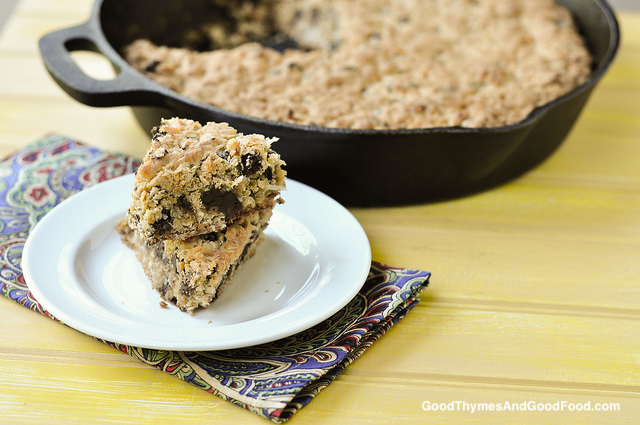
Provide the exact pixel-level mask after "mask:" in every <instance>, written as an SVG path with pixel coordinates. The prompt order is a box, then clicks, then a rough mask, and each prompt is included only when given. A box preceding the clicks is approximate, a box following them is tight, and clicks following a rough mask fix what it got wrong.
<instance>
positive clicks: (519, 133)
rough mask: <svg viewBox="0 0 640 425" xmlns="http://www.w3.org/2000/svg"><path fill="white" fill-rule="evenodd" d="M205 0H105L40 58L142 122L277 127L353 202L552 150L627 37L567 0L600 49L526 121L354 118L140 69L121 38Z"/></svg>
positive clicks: (431, 189)
mask: <svg viewBox="0 0 640 425" xmlns="http://www.w3.org/2000/svg"><path fill="white" fill-rule="evenodd" d="M211 3H212V2H209V1H207V0H191V1H177V0H154V1H149V0H136V1H133V2H132V1H128V0H97V1H96V3H95V5H94V8H93V13H92V16H91V17H90V19H89V20H88V21H87V22H86V23H84V24H82V25H79V26H76V27H72V28H67V29H63V30H60V31H57V32H53V33H51V34H48V35H46V36H44V37H43V38H42V39H41V40H40V52H41V55H42V57H43V60H44V64H45V66H46V68H47V70H48V71H49V73H50V74H51V75H52V76H53V78H54V79H55V81H56V82H57V83H58V84H59V85H60V86H61V87H62V88H63V89H64V90H65V91H66V92H67V93H68V94H69V95H71V96H72V97H73V98H75V99H76V100H78V101H80V102H82V103H84V104H87V105H91V106H98V107H108V106H123V105H129V106H132V107H133V110H134V113H135V115H136V118H137V119H138V121H139V123H140V125H141V126H143V128H145V129H146V130H150V129H151V128H152V127H153V126H155V125H158V123H159V122H160V118H161V117H167V118H168V117H172V116H179V117H183V118H191V119H195V120H199V121H200V122H203V123H204V122H208V121H225V122H228V123H229V124H230V125H232V126H234V127H236V128H237V129H238V130H240V131H242V132H244V133H262V134H265V135H267V136H270V137H273V136H275V137H279V138H280V141H279V142H277V143H276V144H275V145H274V147H275V148H276V150H277V151H278V152H279V153H280V154H281V156H282V158H283V159H284V160H285V161H286V162H287V164H288V166H287V170H288V176H289V177H291V178H294V179H297V180H299V181H302V182H305V183H307V184H309V185H311V186H314V187H316V188H318V189H320V190H322V191H323V192H325V193H327V194H329V195H331V196H332V197H334V198H335V199H337V200H338V201H340V202H342V203H343V204H345V205H348V206H384V205H401V204H415V203H423V202H433V201H439V200H444V199H451V198H455V197H461V196H465V195H468V194H472V193H475V192H478V191H482V190H486V189H489V188H492V187H495V186H497V185H499V184H502V183H505V182H507V181H509V180H511V179H513V178H515V177H517V176H519V175H521V174H522V173H524V172H526V171H528V170H530V169H532V168H533V167H535V166H536V165H538V164H539V163H541V162H542V161H543V160H544V159H546V158H547V157H548V156H549V155H550V154H551V153H552V152H553V151H554V150H555V149H556V148H557V147H558V146H559V145H560V143H561V142H562V141H563V139H564V138H565V136H566V135H567V133H568V132H569V130H570V129H571V127H572V125H573V124H574V122H575V120H576V119H577V117H578V115H579V113H580V111H581V110H582V108H583V106H584V104H585V102H586V101H587V98H588V97H589V95H590V94H591V92H592V90H593V88H594V87H595V85H596V84H597V83H598V81H599V80H600V79H601V78H602V76H603V75H604V73H605V72H606V71H607V69H608V67H609V65H610V64H611V62H612V61H613V59H614V56H615V54H616V52H617V49H618V44H619V38H620V34H619V27H618V23H617V20H616V18H615V15H614V13H613V11H612V10H611V8H610V7H609V5H608V4H607V3H606V2H605V1H604V0H562V1H561V3H563V4H564V5H566V6H567V7H568V8H569V9H570V10H571V11H572V13H573V15H574V17H575V19H576V21H577V23H578V25H579V27H580V30H581V31H582V33H583V35H584V37H585V38H586V40H587V43H588V46H589V48H590V50H591V52H592V53H593V56H594V65H593V69H594V72H593V75H592V76H591V78H590V79H589V81H587V82H586V83H585V84H584V85H582V86H581V87H578V88H576V89H575V90H573V91H572V92H570V93H568V94H567V95H565V96H563V97H561V98H560V99H557V100H555V101H553V102H551V103H549V104H547V105H544V106H542V107H540V108H537V109H536V110H534V111H533V112H532V113H531V114H530V115H529V116H528V117H527V118H526V119H525V120H523V121H521V122H520V123H517V124H514V125H509V126H505V127H499V128H491V129H468V128H460V127H445V128H431V129H415V130H350V129H333V128H324V127H312V126H303V125H295V124H288V123H282V122H276V121H269V120H265V119H259V118H252V117H249V116H245V115H240V114H237V113H233V112H228V111H224V110H221V109H219V108H216V107H213V106H209V105H206V104H203V103H199V102H197V101H194V100H192V99H189V98H187V97H184V96H182V95H179V94H177V93H175V92H173V91H171V90H169V89H166V88H164V87H162V86H160V85H159V84H157V83H155V82H153V81H151V80H150V79H148V78H147V77H145V76H143V75H142V74H140V73H138V72H137V71H135V70H134V69H133V68H132V67H131V66H130V65H128V64H127V63H126V62H125V60H124V59H123V57H122V56H121V54H120V53H119V52H120V50H121V48H122V47H123V46H124V45H126V44H127V43H129V42H131V41H132V40H134V39H135V38H138V37H147V38H149V39H151V40H152V41H154V42H155V43H157V44H167V45H174V46H175V45H180V44H181V41H182V39H183V38H184V37H185V34H186V33H187V32H188V31H189V30H192V29H194V28H197V27H198V26H199V25H200V23H201V22H202V21H207V20H208V19H209V18H210V17H211V16H215V14H216V13H218V14H219V13H220V11H219V10H216V9H215V8H214V7H213V6H212V5H211ZM75 50H91V51H96V52H99V53H101V54H102V55H104V56H105V57H107V58H108V59H109V60H110V61H111V63H112V64H113V66H114V67H115V68H116V70H117V71H118V75H117V77H116V78H115V79H113V80H109V81H102V80H95V79H93V78H91V77H89V76H87V75H86V74H84V73H83V72H82V71H81V70H80V68H79V67H78V66H77V65H76V63H75V62H74V61H73V60H72V59H71V57H70V55H69V53H70V52H71V51H75Z"/></svg>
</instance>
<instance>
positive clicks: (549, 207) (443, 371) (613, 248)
mask: <svg viewBox="0 0 640 425" xmlns="http://www.w3.org/2000/svg"><path fill="white" fill-rule="evenodd" d="M92 4H93V2H92V1H91V0H72V1H69V2H51V1H46V0H23V1H22V2H21V3H20V4H19V6H18V8H17V10H16V12H15V14H14V16H13V17H12V18H11V20H10V22H9V23H8V25H7V26H6V27H5V30H4V32H3V33H2V34H0V64H1V66H0V69H1V70H2V71H0V72H2V77H3V78H2V79H1V80H0V81H1V82H0V128H2V131H1V132H0V155H6V154H8V153H9V152H11V151H13V150H15V149H17V148H19V147H20V146H23V145H25V144H27V143H30V142H32V141H34V140H36V139H37V138H39V137H40V136H42V135H43V134H46V133H48V132H50V131H55V132H59V133H62V134H66V135H68V136H71V137H74V138H77V139H80V140H83V141H85V142H87V143H90V144H92V145H95V146H98V147H102V148H105V149H111V150H113V151H120V152H125V153H128V154H133V155H137V156H142V154H143V153H144V151H145V150H146V146H147V145H148V137H147V135H146V134H144V132H143V131H142V130H141V129H140V128H139V127H138V125H137V123H136V122H135V120H134V118H133V116H132V114H131V111H130V110H129V109H128V108H124V107H122V108H119V107H118V108H109V109H99V108H91V107H87V106H84V105H80V104H78V103H77V102H75V101H73V100H72V99H70V98H69V97H68V96H67V95H66V94H65V93H63V92H62V91H61V90H60V89H59V88H58V87H57V85H56V84H55V83H54V82H53V81H52V80H51V78H50V77H49V76H48V74H47V73H46V71H45V70H44V67H43V66H42V61H41V59H40V57H39V55H38V51H37V40H38V38H39V37H40V36H42V35H44V34H45V33H47V32H49V31H52V30H54V29H57V28H62V27H65V26H70V25H75V24H78V23H81V22H83V21H84V20H85V19H86V18H87V16H88V14H89V12H90V10H91V7H92ZM619 18H620V23H621V26H622V33H623V38H622V40H623V43H622V46H621V49H620V52H619V55H618V57H617V59H616V62H615V63H614V65H613V67H612V68H611V70H610V72H609V73H608V74H607V75H606V77H605V79H604V80H603V81H602V82H601V84H600V85H599V86H598V87H597V89H596V90H595V91H594V93H593V95H592V97H591V99H590V100H589V102H588V105H587V107H586V109H585V111H584V112H583V114H582V115H581V117H580V119H579V120H578V122H577V123H576V125H575V127H574V129H573V130H572V132H571V134H570V135H569V137H568V138H567V140H566V141H565V143H563V145H562V146H561V147H560V149H559V150H558V151H557V152H556V153H555V154H554V155H553V156H552V157H551V158H550V159H549V160H548V161H546V162H545V163H544V164H542V165H541V166H540V167H538V168H537V169H535V170H534V171H532V172H531V173H528V174H527V175H525V176H523V177H522V178H520V179H517V180H515V181H513V182H511V183H509V184H507V185H505V186H503V187H501V188H498V189H495V190H492V191H489V192H486V193H482V194H478V195H475V196H471V197H467V198H464V199H459V200H454V201H450V202H442V203H437V204H428V205H417V206H410V207H398V208H377V209H353V210H352V212H353V213H354V215H355V216H356V217H357V218H358V220H359V221H360V222H361V223H362V225H363V227H364V228H365V231H366V232H367V235H368V237H369V238H370V241H371V245H372V249H373V257H374V259H376V260H378V261H382V262H385V263H387V264H391V265H398V266H407V267H415V268H422V269H426V270H429V271H431V272H432V273H433V277H432V284H431V286H430V288H429V289H428V290H427V291H426V292H425V293H424V295H423V296H422V302H421V303H420V304H419V306H418V307H417V308H416V309H415V310H414V311H413V312H412V313H411V314H410V315H408V316H407V317H406V318H405V319H403V321H402V322H401V323H400V324H399V325H398V326H396V327H394V328H393V329H392V330H391V331H390V332H389V333H388V334H387V335H386V336H385V337H384V338H382V339H381V340H380V341H378V342H377V343H376V344H375V345H374V347H373V348H372V349H371V350H369V351H368V352H366V353H365V354H364V356H363V357H362V358H360V359H359V360H358V361H356V362H355V363H354V364H353V365H351V366H350V367H349V368H347V370H345V372H344V373H343V374H342V375H341V376H340V377H339V378H338V379H337V380H336V381H335V382H334V383H333V384H331V385H330V386H329V387H328V388H327V389H326V390H325V391H323V392H322V393H321V394H320V395H319V396H318V397H317V399H315V400H314V401H313V402H312V403H311V404H310V405H309V406H307V407H305V408H304V409H303V410H302V411H300V413H298V414H297V415H296V416H295V417H294V419H293V421H292V423H294V424H295V423H301V424H302V423H304V424H307V423H309V424H326V423H338V424H339V423H345V424H346V423H350V424H358V423H361V424H365V423H389V424H400V423H402V424H406V423H414V422H415V423H472V422H473V423H477V422H479V423H491V424H502V423H504V424H507V423H509V424H510V423H531V424H537V423H593V424H604V423H620V424H622V423H626V424H636V423H640V140H639V136H638V134H640V14H637V13H630V12H625V13H621V14H619ZM78 60H79V61H81V62H82V63H83V64H84V66H85V67H86V69H88V70H90V72H95V73H98V74H100V73H107V72H108V70H107V68H108V67H105V64H104V61H103V60H102V59H101V58H98V57H95V56H92V55H86V56H85V57H81V58H79V59H78ZM454 401H460V402H462V401H464V402H466V403H468V404H469V405H471V404H478V405H486V406H488V405H490V404H491V403H494V404H497V403H502V404H504V403H505V402H510V403H512V404H517V403H523V402H529V401H534V402H536V403H543V404H544V403H550V404H553V403H556V402H561V401H564V402H567V403H580V404H584V403H590V405H592V406H595V404H598V403H618V404H619V407H620V409H619V411H614V412H611V411H609V412H601V411H600V412H596V411H590V412H585V411H575V410H574V411H570V410H568V409H565V410H563V411H560V412H558V411H544V410H542V411H541V410H538V411H517V410H511V411H503V412H499V413H498V412H495V411H494V412H487V411H480V412H474V413H471V412H470V411H469V410H464V409H456V410H444V411H425V410H424V409H423V407H424V406H425V405H429V403H445V404H447V403H451V402H454ZM425 402H427V403H426V404H425ZM216 421H218V422H221V423H229V422H232V421H233V422H236V421H243V422H244V423H247V424H253V423H255V424H260V423H262V424H264V423H268V422H267V421H265V420H264V419H260V418H258V417H256V416H255V415H253V414H251V413H248V412H244V411H243V410H242V409H239V408H237V407H235V406H232V405H231V404H230V403H227V402H224V401H221V400H219V399H217V398H216V397H214V396H211V395H209V394H207V393H205V392H204V391H201V390H199V389H197V388H194V387H191V386H190V385H187V384H185V383H183V382H181V381H179V380H177V379H175V378H173V377H171V376H169V375H167V374H165V373H162V372H159V371H156V370H155V369H152V368H150V367H148V366H146V365H144V364H142V363H140V362H138V361H136V360H135V359H133V358H131V357H129V356H127V355H124V354H121V353H119V352H117V351H115V350H113V349H111V348H109V347H107V346H105V345H104V344H102V343H100V342H97V341H95V340H94V339H93V338H91V337H89V336H86V335H82V334H80V333H78V332H77V331H74V330H72V329H70V328H67V327H66V326H64V325H60V324H58V323H55V322H53V321H52V320H50V319H47V318H45V317H42V316H40V315H38V314H36V313H33V312H31V311H28V310H27V309H25V308H23V307H21V306H18V305H16V304H15V303H12V302H11V301H9V300H0V423H3V424H4V423H29V424H45V423H46V424H51V423H68V424H80V423H83V424H84V423H96V422H116V423H176V424H179V423H184V424H197V423H212V422H216Z"/></svg>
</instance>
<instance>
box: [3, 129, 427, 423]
mask: <svg viewBox="0 0 640 425" xmlns="http://www.w3.org/2000/svg"><path fill="white" fill-rule="evenodd" d="M138 165H139V161H137V160H135V159H133V158H130V157H128V156H125V155H122V154H116V153H109V152H105V151H102V150H99V149H96V148H92V147H89V146H87V145H85V144H82V143H80V142H77V141H74V140H70V139H68V138H66V137H63V136H60V135H55V134H51V135H48V136H46V137H43V138H42V139H41V140H39V141H37V142H36V143H34V144H32V145H30V146H28V147H26V148H24V149H22V150H21V151H19V152H16V153H15V154H13V155H11V156H9V157H8V158H6V159H4V160H2V161H0V285H1V286H0V292H1V293H2V295H4V296H6V297H7V298H9V299H11V300H13V301H15V302H18V303H20V304H22V305H23V306H25V307H27V308H29V309H32V310H34V311H37V312H39V313H41V314H45V315H47V316H49V317H51V318H52V319H54V320H57V319H55V317H53V316H52V315H51V314H49V313H48V312H47V311H46V310H44V309H43V308H42V306H41V305H40V304H39V303H38V301H37V300H36V299H34V297H33V296H32V294H31V293H30V292H29V288H28V282H25V280H24V276H23V274H22V270H21V267H20V264H21V254H22V248H23V246H24V243H25V241H26V239H27V236H28V235H29V231H30V229H31V228H33V226H34V225H35V224H36V223H37V222H38V221H39V220H40V219H41V218H42V217H43V216H44V215H45V214H46V213H47V212H48V211H50V210H51V209H52V208H53V207H55V206H56V205H57V204H58V203H60V202H61V201H63V200H64V199H66V198H68V197H69V196H71V195H73V194H74V193H76V192H78V191H80V190H82V189H84V188H86V187H89V186H92V185H94V184H97V183H100V182H102V181H105V180H108V179H110V178H113V177H117V176H120V175H123V174H127V173H131V172H133V171H134V170H135V169H136V167H137V166H138ZM429 277H430V274H429V273H428V272H424V271H420V270H410V269H405V268H398V267H389V266H386V265H383V264H380V263H377V262H372V264H371V269H370V272H369V276H368V278H367V281H366V283H365V285H364V286H363V288H362V290H361V291H360V293H359V294H358V295H357V296H356V297H355V298H354V299H353V300H352V301H351V302H350V303H349V304H348V305H347V306H346V307H345V308H343V309H342V310H341V311H339V312H338V313H336V314H335V315H333V316H332V317H331V318H329V319H327V320H326V321H324V322H322V323H320V324H318V325H316V326H314V327H313V328H311V329H308V330H306V331H303V332H300V333H299V334H296V335H293V336H291V337H288V338H284V339H281V340H278V341H275V342H272V343H268V344H263V345H259V346H254V347H247V348H240V349H235V350H224V351H209V352H177V351H175V352H174V351H166V350H150V349H145V348H139V347H133V346H127V345H121V344H117V343H113V342H110V341H102V342H104V343H105V344H108V345H110V346H112V347H114V348H116V349H118V350H120V351H122V352H124V353H127V354H129V355H131V356H133V357H135V358H138V359H140V360H141V361H143V362H145V363H148V364H150V365H152V366H155V367H156V368H158V369H161V370H163V371H164V372H166V373H169V374H172V375H174V376H175V377H177V378H179V379H182V380H183V381H186V382H188V383H190V384H192V385H195V386H197V387H198V388H201V389H202V390H204V391H207V392H209V393H211V394H215V395H217V396H218V397H221V398H223V399H225V400H228V401H230V402H232V403H234V404H237V405H239V406H242V407H244V408H245V409H248V410H250V411H252V412H254V413H256V414H258V415H260V416H262V417H264V418H267V419H269V420H272V421H274V422H280V423H281V422H285V421H287V420H288V419H290V418H291V417H292V416H293V415H294V414H295V412H297V411H298V410H299V409H300V408H302V407H303V406H305V405H306V404H307V403H309V402H310V401H311V400H312V399H313V398H314V397H315V396H316V395H317V394H318V393H319V392H320V391H321V390H322V389H323V388H325V387H326V386H327V385H329V384H330V383H331V382H332V381H333V380H334V379H335V378H336V376H337V375H338V374H339V373H340V372H341V371H342V370H344V368H346V367H347V366H348V365H349V364H350V363H351V362H353V361H354V360H355V359H356V358H358V357H359V356H360V355H361V354H362V353H363V352H364V351H365V350H366V349H367V348H369V347H370V346H371V344H373V343H374V342H375V341H376V340H377V339H378V338H380V337H381V336H383V335H384V334H385V332H386V331H387V330H388V329H389V328H390V327H391V326H393V325H394V324H395V323H396V322H397V321H398V320H399V319H401V318H402V317H404V316H405V315H406V314H407V313H408V312H409V311H410V310H411V309H412V308H413V307H414V306H415V305H416V303H417V302H418V295H419V294H420V292H421V291H422V290H423V289H424V288H425V287H426V286H427V284H428V281H429Z"/></svg>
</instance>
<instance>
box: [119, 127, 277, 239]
mask: <svg viewBox="0 0 640 425" xmlns="http://www.w3.org/2000/svg"><path fill="white" fill-rule="evenodd" d="M275 140H276V139H270V138H267V137H265V136H263V135H259V134H250V135H245V134H242V133H239V132H237V131H236V130H235V129H234V128H233V127H231V126H229V125H228V124H226V123H207V124H206V125H201V124H200V123H198V122H197V121H192V120H188V119H182V118H172V119H165V120H162V122H161V124H160V125H159V126H157V127H156V128H154V130H153V138H152V141H151V145H150V147H149V149H148V151H147V153H146V155H145V157H144V159H143V162H142V164H141V165H140V167H139V168H138V170H137V171H136V175H135V179H134V190H133V194H132V202H131V205H130V207H129V210H128V213H127V218H128V224H129V226H130V227H131V228H132V229H135V230H137V231H138V232H140V235H141V237H142V238H143V239H149V240H150V241H152V242H157V241H159V240H170V239H176V240H183V239H187V238H190V237H192V236H196V235H200V234H206V233H211V232H217V231H220V230H222V229H224V228H225V227H227V226H228V225H229V224H230V223H232V222H233V221H235V220H239V219H241V218H242V217H243V216H245V215H251V214H254V213H255V212H256V211H257V210H261V209H265V208H268V207H269V206H270V205H272V204H273V202H274V200H275V199H276V198H277V197H278V196H279V193H280V191H281V190H282V189H284V187H285V175H286V172H285V170H284V168H283V167H284V165H285V164H284V162H283V161H282V159H281V158H280V155H279V154H278V153H276V152H275V151H274V150H273V149H271V144H272V143H273V142H274V141H275Z"/></svg>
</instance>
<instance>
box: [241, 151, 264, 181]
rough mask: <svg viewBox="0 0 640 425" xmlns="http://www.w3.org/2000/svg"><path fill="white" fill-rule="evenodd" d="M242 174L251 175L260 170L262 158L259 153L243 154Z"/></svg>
mask: <svg viewBox="0 0 640 425" xmlns="http://www.w3.org/2000/svg"><path fill="white" fill-rule="evenodd" d="M241 159H242V174H244V175H245V176H249V175H251V174H255V173H257V172H258V171H260V168H261V167H262V160H261V158H260V157H259V156H258V155H252V154H248V153H247V154H244V155H242V158H241Z"/></svg>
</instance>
